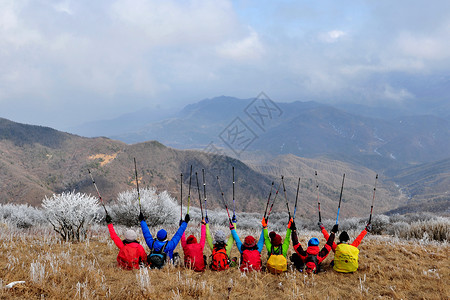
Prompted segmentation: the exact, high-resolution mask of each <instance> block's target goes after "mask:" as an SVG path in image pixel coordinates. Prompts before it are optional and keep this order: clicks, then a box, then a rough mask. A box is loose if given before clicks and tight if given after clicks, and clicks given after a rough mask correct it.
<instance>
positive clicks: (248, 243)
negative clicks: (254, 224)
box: [244, 235, 256, 248]
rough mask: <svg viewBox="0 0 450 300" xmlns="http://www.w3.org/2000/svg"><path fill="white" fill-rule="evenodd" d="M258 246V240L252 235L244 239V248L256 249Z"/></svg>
mask: <svg viewBox="0 0 450 300" xmlns="http://www.w3.org/2000/svg"><path fill="white" fill-rule="evenodd" d="M255 245H256V240H255V238H254V237H252V236H251V235H248V236H247V237H246V238H245V239H244V246H245V247H247V248H252V247H255Z"/></svg>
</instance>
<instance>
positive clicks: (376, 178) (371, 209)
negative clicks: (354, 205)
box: [367, 174, 378, 224]
mask: <svg viewBox="0 0 450 300" xmlns="http://www.w3.org/2000/svg"><path fill="white" fill-rule="evenodd" d="M377 181H378V174H377V176H375V186H374V187H373V197H372V205H371V206H370V217H369V223H367V224H370V222H372V211H373V203H374V201H375V191H376V190H377Z"/></svg>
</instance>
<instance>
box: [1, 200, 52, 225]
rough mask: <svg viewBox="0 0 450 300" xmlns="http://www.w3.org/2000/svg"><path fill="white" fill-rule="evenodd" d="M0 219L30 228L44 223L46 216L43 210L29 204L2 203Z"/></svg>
mask: <svg viewBox="0 0 450 300" xmlns="http://www.w3.org/2000/svg"><path fill="white" fill-rule="evenodd" d="M0 220H2V221H3V222H5V223H8V224H11V225H14V226H16V227H17V228H30V227H32V226H35V225H40V224H43V223H44V221H45V217H44V214H43V213H42V211H41V210H39V209H37V208H35V207H32V206H29V205H28V204H20V205H15V204H5V205H0Z"/></svg>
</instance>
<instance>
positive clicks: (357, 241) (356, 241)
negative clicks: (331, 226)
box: [322, 227, 367, 252]
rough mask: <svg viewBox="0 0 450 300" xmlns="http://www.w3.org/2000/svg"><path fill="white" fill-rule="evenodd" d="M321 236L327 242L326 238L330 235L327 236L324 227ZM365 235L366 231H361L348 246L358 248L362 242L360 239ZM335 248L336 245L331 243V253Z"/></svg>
mask: <svg viewBox="0 0 450 300" xmlns="http://www.w3.org/2000/svg"><path fill="white" fill-rule="evenodd" d="M322 234H323V237H324V238H325V239H326V240H328V237H329V236H330V235H329V234H328V231H327V230H326V229H325V228H324V227H322ZM366 234H367V230H366V229H364V230H363V231H361V233H360V234H359V235H358V236H357V237H356V239H355V240H354V241H353V243H351V244H350V245H352V246H354V247H356V248H358V246H359V244H361V241H362V239H363V238H364V237H365V236H366ZM336 247H337V245H336V243H335V242H333V252H335V251H336Z"/></svg>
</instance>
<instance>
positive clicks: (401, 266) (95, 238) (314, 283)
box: [0, 228, 450, 300]
mask: <svg viewBox="0 0 450 300" xmlns="http://www.w3.org/2000/svg"><path fill="white" fill-rule="evenodd" d="M119 232H120V230H119ZM305 240H306V237H304V238H302V237H300V241H305ZM145 248H146V249H147V247H145ZM205 249H206V248H205ZM177 250H178V251H181V252H182V250H181V249H180V248H179V247H178V248H177ZM360 250H361V253H360V270H359V271H358V272H356V273H354V274H337V273H335V272H334V271H333V270H332V269H331V268H330V267H329V262H330V260H331V258H332V256H333V254H330V257H328V258H327V259H326V261H325V262H324V266H325V271H324V272H323V273H320V274H318V275H308V276H305V275H304V274H303V273H299V272H297V271H289V272H287V273H285V274H283V275H279V276H277V275H272V274H268V273H252V274H249V275H243V274H241V273H240V272H239V270H238V269H237V268H234V269H231V270H228V271H225V272H220V273H214V272H211V271H206V272H204V273H200V274H199V273H195V272H192V271H190V270H185V269H182V268H175V267H168V268H165V269H163V270H148V269H141V270H133V271H124V270H120V269H118V268H117V267H116V263H115V259H116V255H117V253H118V250H117V249H116V247H115V245H114V244H113V243H112V242H111V240H110V239H109V237H108V236H107V234H106V231H104V229H103V228H102V229H101V230H99V231H98V232H96V233H92V236H91V238H90V239H89V240H88V242H86V243H61V242H60V241H59V240H58V239H57V236H56V235H55V234H53V233H52V232H51V231H48V230H46V229H42V228H41V229H39V228H37V229H33V230H32V231H18V230H9V229H7V228H6V229H5V228H2V231H1V233H0V278H1V284H0V285H1V286H2V288H0V297H1V298H2V299H97V298H112V299H132V298H133V299H135V298H147V299H156V298H159V299H217V300H218V299H344V298H351V299H355V298H356V299H358V298H359V299H362V298H364V299H375V298H376V299H449V298H450V292H449V258H448V252H449V251H448V250H449V247H448V244H447V243H440V244H439V243H428V244H420V243H418V242H405V241H399V240H393V239H391V238H389V237H370V238H366V239H365V240H364V241H363V243H362V244H361V246H360ZM233 251H234V253H233V255H236V256H237V250H236V248H234V249H233ZM205 252H206V254H207V255H209V253H208V252H209V249H208V250H205ZM263 252H264V253H266V250H264V251H263ZM19 280H24V281H25V283H24V284H17V285H15V286H14V287H13V288H11V289H8V288H5V287H4V286H5V285H6V284H8V283H10V282H13V281H19Z"/></svg>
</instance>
